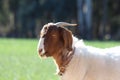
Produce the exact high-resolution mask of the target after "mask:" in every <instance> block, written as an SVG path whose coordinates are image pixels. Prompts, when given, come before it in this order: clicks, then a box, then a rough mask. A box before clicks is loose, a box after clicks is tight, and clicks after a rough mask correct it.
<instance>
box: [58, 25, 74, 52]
mask: <svg viewBox="0 0 120 80" xmlns="http://www.w3.org/2000/svg"><path fill="white" fill-rule="evenodd" d="M59 28H61V29H60V34H61V37H62V40H63V44H64V47H65V48H66V49H67V50H69V51H71V50H72V42H73V40H72V33H71V31H69V30H67V29H65V28H62V27H59Z"/></svg>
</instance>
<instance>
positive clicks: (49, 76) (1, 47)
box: [0, 39, 120, 80]
mask: <svg viewBox="0 0 120 80" xmlns="http://www.w3.org/2000/svg"><path fill="white" fill-rule="evenodd" d="M37 42H38V40H35V39H0V80H59V78H58V76H57V75H55V73H56V68H55V64H54V62H53V60H52V59H51V58H48V59H41V58H40V57H39V55H38V54H37V51H36V48H37ZM85 43H86V44H87V45H93V46H96V47H101V48H106V47H112V46H116V45H120V42H115V41H110V42H100V41H85Z"/></svg>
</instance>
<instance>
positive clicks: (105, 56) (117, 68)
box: [61, 37, 120, 80]
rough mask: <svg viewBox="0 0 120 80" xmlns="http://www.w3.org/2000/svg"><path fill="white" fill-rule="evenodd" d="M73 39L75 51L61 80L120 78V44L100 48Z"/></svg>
mask: <svg viewBox="0 0 120 80" xmlns="http://www.w3.org/2000/svg"><path fill="white" fill-rule="evenodd" d="M73 40H74V41H73V47H75V53H74V56H73V58H72V60H71V61H70V63H69V64H68V67H67V68H66V71H65V73H64V74H63V76H62V77H61V80H120V46H118V47H113V48H106V49H100V48H96V47H91V46H86V45H85V44H84V42H83V41H82V40H78V39H77V38H75V37H73Z"/></svg>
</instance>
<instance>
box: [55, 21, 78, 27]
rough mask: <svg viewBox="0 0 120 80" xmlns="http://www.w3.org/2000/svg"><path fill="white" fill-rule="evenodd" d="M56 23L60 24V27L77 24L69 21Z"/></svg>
mask: <svg viewBox="0 0 120 80" xmlns="http://www.w3.org/2000/svg"><path fill="white" fill-rule="evenodd" d="M55 25H57V26H60V27H65V26H77V24H71V23H67V22H57V23H55Z"/></svg>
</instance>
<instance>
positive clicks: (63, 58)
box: [41, 25, 72, 72]
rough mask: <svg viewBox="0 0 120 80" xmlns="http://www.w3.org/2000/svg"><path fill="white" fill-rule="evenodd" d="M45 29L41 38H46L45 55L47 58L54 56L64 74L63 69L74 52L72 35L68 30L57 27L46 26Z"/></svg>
mask: <svg viewBox="0 0 120 80" xmlns="http://www.w3.org/2000/svg"><path fill="white" fill-rule="evenodd" d="M43 29H44V30H43V33H41V34H43V35H41V36H42V37H44V38H45V40H44V49H45V51H46V53H45V55H46V56H47V57H49V56H52V57H53V58H54V59H55V61H56V63H57V65H58V67H59V69H60V71H61V72H64V69H63V67H65V65H67V64H68V62H69V59H68V57H69V54H70V53H71V51H72V33H71V32H70V31H69V30H67V29H66V28H63V27H57V26H55V25H50V26H47V25H45V26H44V28H43Z"/></svg>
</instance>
